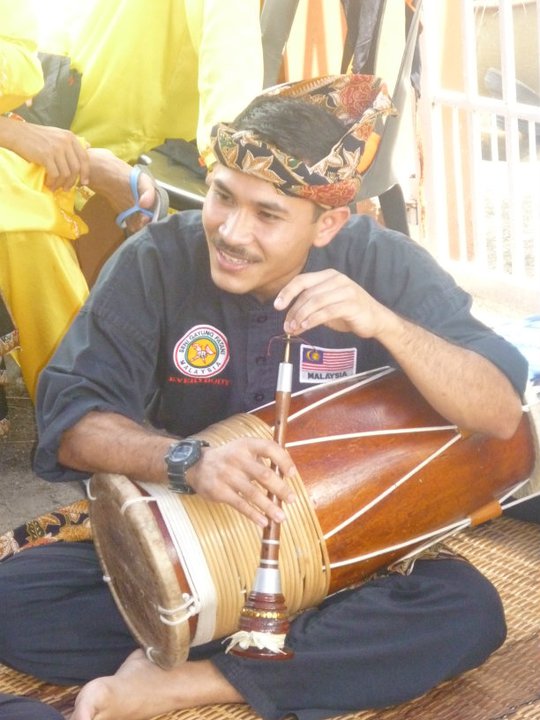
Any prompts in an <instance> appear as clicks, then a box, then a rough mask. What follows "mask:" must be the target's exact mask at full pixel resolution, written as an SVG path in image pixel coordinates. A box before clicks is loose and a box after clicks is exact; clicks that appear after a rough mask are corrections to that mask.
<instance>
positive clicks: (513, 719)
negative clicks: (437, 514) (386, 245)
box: [0, 518, 540, 720]
mask: <svg viewBox="0 0 540 720" xmlns="http://www.w3.org/2000/svg"><path fill="white" fill-rule="evenodd" d="M447 544H448V545H450V546H451V547H452V548H453V549H454V550H455V551H457V552H458V553H460V554H462V555H464V556H465V557H467V558H468V559H469V560H470V561H471V562H472V563H474V564H475V565H476V566H477V567H478V568H479V569H480V570H481V571H482V572H483V573H484V574H485V575H486V576H487V577H488V578H489V579H490V580H491V581H492V582H493V583H494V584H495V586H496V587H497V589H498V590H499V593H500V595H501V597H502V600H503V603H504V607H505V611H506V616H507V623H508V638H507V640H506V642H505V644H504V645H503V647H502V648H500V649H499V650H498V651H497V652H496V653H494V654H493V655H492V656H491V657H490V658H489V659H488V661H487V662H486V663H484V665H483V666H481V667H480V668H478V669H476V670H472V671H470V672H468V673H465V674H464V675H461V676H460V677H458V678H456V679H455V680H452V681H449V682H446V683H443V684H442V685H440V686H438V687H437V688H435V689H434V690H432V691H431V692H429V693H427V694H426V695H424V696H422V697H421V698H419V699H417V700H414V701H412V702H409V703H406V704H404V705H400V706H397V707H393V708H389V709H386V710H377V711H364V712H359V713H355V714H350V715H342V716H340V720H503V718H504V719H508V720H540V526H537V525H533V524H530V523H525V522H521V521H519V520H512V519H507V518H501V519H498V520H496V521H493V522H490V523H488V524H486V525H483V526H481V527H479V528H476V529H474V530H467V531H464V532H462V533H460V534H458V535H456V536H455V537H454V538H452V539H451V540H450V541H449V542H447ZM0 691H1V692H9V693H15V694H19V695H25V696H28V697H32V698H36V699H40V700H42V701H43V702H46V703H48V704H50V705H52V706H53V707H55V708H56V709H57V710H59V711H60V712H62V713H65V714H66V717H69V712H70V710H71V708H72V706H73V700H74V697H75V695H76V692H77V689H76V688H58V687H55V686H52V685H48V684H45V683H41V682H38V681H37V680H35V679H33V678H30V677H27V676H25V675H21V674H20V673H16V672H14V671H12V670H9V669H8V668H5V667H3V666H0ZM156 720H157V718H156ZM159 720H259V718H258V716H257V715H255V714H254V713H253V712H252V711H251V710H250V709H249V708H248V707H247V706H245V705H209V706H206V707H202V708H196V709H191V710H183V711H178V712H174V713H169V714H167V715H160V716H159Z"/></svg>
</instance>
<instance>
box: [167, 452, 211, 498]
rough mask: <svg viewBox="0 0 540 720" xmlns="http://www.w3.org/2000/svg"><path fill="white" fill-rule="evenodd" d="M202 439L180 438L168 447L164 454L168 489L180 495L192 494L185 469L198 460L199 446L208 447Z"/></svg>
mask: <svg viewBox="0 0 540 720" xmlns="http://www.w3.org/2000/svg"><path fill="white" fill-rule="evenodd" d="M208 445H209V443H207V442H205V441H204V440H192V439H189V440H180V441H179V442H177V443H174V444H173V445H171V447H170V448H169V452H168V453H167V454H166V455H165V463H166V464H167V475H168V476H169V490H172V491H173V492H176V493H180V495H194V494H195V490H194V489H193V488H192V487H191V485H188V483H187V480H186V471H187V470H188V469H189V468H190V467H192V466H193V465H195V463H196V462H197V461H198V460H200V457H201V448H203V447H208Z"/></svg>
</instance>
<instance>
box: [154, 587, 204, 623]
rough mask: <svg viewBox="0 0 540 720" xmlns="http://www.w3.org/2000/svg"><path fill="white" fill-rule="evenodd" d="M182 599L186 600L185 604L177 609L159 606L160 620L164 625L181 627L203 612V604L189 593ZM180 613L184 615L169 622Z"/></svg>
mask: <svg viewBox="0 0 540 720" xmlns="http://www.w3.org/2000/svg"><path fill="white" fill-rule="evenodd" d="M182 599H183V600H184V602H183V603H182V604H181V605H178V606H177V607H175V608H164V607H162V606H161V605H158V606H157V609H158V612H159V619H160V620H161V622H162V623H163V624H164V625H171V626H174V625H180V624H181V623H184V622H186V621H187V620H189V618H190V617H193V615H197V614H198V613H199V612H200V611H201V603H200V602H199V601H198V600H196V599H195V598H194V597H193V596H192V595H188V593H182ZM184 611H185V612H184ZM178 613H183V614H182V615H180V617H177V618H175V619H174V620H169V617H173V616H174V615H178ZM167 616H169V617H167Z"/></svg>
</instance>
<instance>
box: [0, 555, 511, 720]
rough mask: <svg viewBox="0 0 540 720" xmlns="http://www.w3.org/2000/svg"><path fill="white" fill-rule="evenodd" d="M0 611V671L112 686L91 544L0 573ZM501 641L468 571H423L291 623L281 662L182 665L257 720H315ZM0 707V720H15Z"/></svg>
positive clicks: (210, 650)
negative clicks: (226, 689)
mask: <svg viewBox="0 0 540 720" xmlns="http://www.w3.org/2000/svg"><path fill="white" fill-rule="evenodd" d="M0 607H1V608H2V611H1V613H0V661H1V662H3V663H5V664H6V665H9V666H11V667H13V668H15V669H17V670H20V671H23V672H26V673H29V674H31V675H34V676H37V677H39V678H41V679H44V680H47V681H49V682H53V683H59V684H73V683H82V682H85V681H88V680H90V679H92V678H94V677H97V676H101V675H109V674H112V673H114V671H115V670H116V669H117V667H118V666H119V665H120V663H121V662H122V661H123V660H124V659H125V658H126V656H127V655H128V654H129V653H130V652H131V651H132V650H133V649H135V647H136V644H135V642H134V640H133V639H132V638H131V636H130V634H129V631H128V630H127V628H126V626H125V623H124V620H123V619H122V617H121V615H120V613H119V612H118V611H117V609H116V606H115V604H114V601H113V600H112V597H111V595H110V593H109V590H108V588H107V587H106V585H105V584H104V582H103V580H102V571H101V569H100V567H99V563H98V560H97V558H96V555H95V551H94V548H93V545H92V544H90V543H58V544H53V545H48V546H44V547H39V548H34V549H31V550H25V551H23V552H21V553H19V554H18V555H16V556H14V557H12V558H10V559H8V560H6V561H4V562H3V563H1V564H0ZM505 630H506V629H505V622H504V614H503V609H502V606H501V602H500V599H499V596H498V594H497V592H496V591H495V589H494V588H493V586H492V585H491V584H490V583H489V582H488V581H487V580H486V579H485V578H484V577H483V576H482V575H481V574H480V573H479V572H478V571H477V570H476V569H475V568H473V567H472V566H471V565H470V564H468V563H467V562H464V561H462V560H457V559H446V560H422V561H418V562H417V563H416V565H415V568H414V570H413V572H412V573H411V574H410V575H408V576H401V575H396V574H392V575H389V576H385V577H381V578H377V579H374V580H372V581H370V582H368V583H366V584H364V585H363V586H362V587H361V588H359V589H355V590H347V591H344V592H341V593H338V594H337V595H334V596H332V597H331V598H328V599H327V600H325V602H324V603H323V604H322V605H320V606H319V607H318V608H314V609H312V610H308V611H306V612H304V613H302V614H301V615H300V616H299V617H297V618H296V619H295V620H294V621H293V622H292V623H291V630H290V633H289V635H288V638H287V644H288V645H289V646H290V647H292V648H293V649H294V650H295V655H294V658H293V659H291V660H287V661H281V662H278V661H276V662H274V661H261V660H253V659H247V658H240V657H237V656H234V655H231V654H228V655H226V654H225V653H224V650H223V645H222V644H221V643H220V642H213V643H210V644H208V645H207V646H201V647H198V648H194V649H192V651H191V657H192V658H194V659H195V658H201V657H210V658H211V659H212V662H213V663H214V664H215V665H216V666H217V667H218V668H219V669H220V671H221V672H222V673H223V675H224V676H225V677H226V678H227V679H228V680H229V682H230V683H231V684H232V685H234V686H235V687H236V688H237V689H238V690H239V692H240V693H241V694H242V695H243V697H244V698H245V699H246V701H247V702H248V703H249V704H250V705H251V706H252V707H253V708H254V709H255V711H256V712H258V713H259V714H260V715H262V716H263V717H264V718H267V719H268V720H270V719H272V720H273V719H274V718H281V717H283V716H284V715H286V714H287V713H296V714H297V716H298V717H299V718H301V720H308V719H309V720H318V719H319V718H324V717H329V716H332V715H338V714H343V713H347V712H352V711H355V710H361V709H367V708H379V707H384V706H388V705H393V704H397V703H401V702H404V701H407V700H410V699H412V698H414V697H417V696H419V695H421V694H423V693H424V692H426V691H427V690H429V689H430V688H432V687H434V686H435V685H437V684H438V683H440V682H441V681H443V680H445V679H448V678H451V677H453V676H455V675H458V674H459V673H462V672H464V671H465V670H469V669H471V668H474V667H476V666H478V665H480V664H481V663H482V662H483V661H484V660H485V659H486V658H487V657H488V656H489V655H490V653H492V652H493V651H494V650H495V649H496V648H497V647H499V646H500V645H501V643H502V642H503V641H504V638H505ZM1 707H2V706H1V705H0V718H6V719H7V718H8V717H9V718H12V717H18V716H15V715H10V714H9V712H8V714H7V715H6V714H5V713H4V714H3V713H2V710H1ZM22 717H24V716H22V715H21V718H22ZM28 717H30V715H29V716H28ZM31 717H33V718H35V717H40V716H38V715H32V716H31ZM45 717H46V716H45Z"/></svg>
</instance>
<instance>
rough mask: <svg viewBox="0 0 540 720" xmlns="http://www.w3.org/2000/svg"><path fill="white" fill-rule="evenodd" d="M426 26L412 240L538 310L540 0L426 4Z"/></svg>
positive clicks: (492, 291)
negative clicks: (419, 201)
mask: <svg viewBox="0 0 540 720" xmlns="http://www.w3.org/2000/svg"><path fill="white" fill-rule="evenodd" d="M424 26H425V30H426V31H425V32H424V33H423V42H424V47H423V70H422V76H423V85H424V88H423V98H422V101H421V118H422V120H421V122H422V137H423V143H424V148H423V150H424V151H423V158H424V182H423V185H422V187H423V188H424V193H425V198H424V203H423V206H424V208H425V211H424V214H423V216H422V220H421V226H420V240H421V241H422V242H424V243H425V244H426V245H427V246H428V247H429V248H430V250H431V251H432V252H433V254H434V255H436V256H437V257H438V259H439V260H440V261H441V262H442V263H443V264H445V265H447V266H448V267H450V269H451V270H452V272H453V273H454V274H455V275H457V276H458V279H459V280H460V281H461V282H462V284H464V285H465V286H468V289H469V290H471V291H473V292H475V294H477V295H480V296H482V295H484V296H486V298H487V299H490V300H495V301H498V302H499V303H501V304H502V303H504V304H507V303H509V302H510V303H512V304H513V306H514V307H515V308H516V310H517V311H518V312H528V313H530V312H540V158H539V155H540V97H539V96H540V62H539V54H540V53H539V46H540V0H528V1H527V0H524V1H521V2H516V1H515V0H514V1H513V0H446V2H441V1H440V0H426V1H425V2H424ZM441 38H442V39H443V41H442V42H441Z"/></svg>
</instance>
